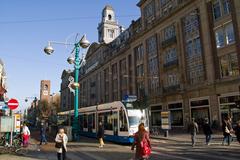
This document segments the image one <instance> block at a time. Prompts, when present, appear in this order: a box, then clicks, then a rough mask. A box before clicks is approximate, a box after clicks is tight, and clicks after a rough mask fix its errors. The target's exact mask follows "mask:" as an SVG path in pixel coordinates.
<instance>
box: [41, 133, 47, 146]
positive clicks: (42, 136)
mask: <svg viewBox="0 0 240 160" xmlns="http://www.w3.org/2000/svg"><path fill="white" fill-rule="evenodd" d="M43 142H45V143H46V142H47V139H46V135H45V134H42V135H41V140H40V145H41V144H42V143H43Z"/></svg>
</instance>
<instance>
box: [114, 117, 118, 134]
mask: <svg viewBox="0 0 240 160" xmlns="http://www.w3.org/2000/svg"><path fill="white" fill-rule="evenodd" d="M117 113H118V112H114V113H113V135H114V136H118V114H117Z"/></svg>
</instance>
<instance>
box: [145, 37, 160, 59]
mask: <svg viewBox="0 0 240 160" xmlns="http://www.w3.org/2000/svg"><path fill="white" fill-rule="evenodd" d="M146 44H147V52H148V55H149V56H152V55H155V54H157V38H156V36H155V35H154V36H152V37H150V38H148V39H147V40H146Z"/></svg>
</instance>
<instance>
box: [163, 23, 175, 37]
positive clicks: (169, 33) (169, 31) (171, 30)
mask: <svg viewBox="0 0 240 160" xmlns="http://www.w3.org/2000/svg"><path fill="white" fill-rule="evenodd" d="M175 36H176V32H175V26H174V25H171V26H169V27H167V28H165V29H164V40H168V39H171V38H172V37H175Z"/></svg>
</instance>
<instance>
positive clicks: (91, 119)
mask: <svg viewBox="0 0 240 160" xmlns="http://www.w3.org/2000/svg"><path fill="white" fill-rule="evenodd" d="M78 112H79V117H78V118H79V125H80V135H83V136H87V137H96V133H97V128H98V123H99V122H102V123H103V125H104V130H105V133H104V139H105V140H108V141H112V142H117V143H132V142H133V135H134V133H136V132H137V130H138V125H139V124H140V123H144V124H145V127H146V129H147V130H148V129H149V120H148V114H147V113H148V111H147V109H143V110H141V109H134V107H133V104H132V103H123V102H121V101H115V102H112V103H105V104H100V105H95V106H90V107H84V108H80V109H79V110H78ZM73 114H74V111H73V110H71V111H65V112H60V113H58V124H59V125H71V122H73Z"/></svg>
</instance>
